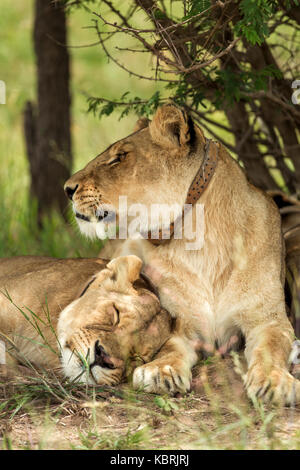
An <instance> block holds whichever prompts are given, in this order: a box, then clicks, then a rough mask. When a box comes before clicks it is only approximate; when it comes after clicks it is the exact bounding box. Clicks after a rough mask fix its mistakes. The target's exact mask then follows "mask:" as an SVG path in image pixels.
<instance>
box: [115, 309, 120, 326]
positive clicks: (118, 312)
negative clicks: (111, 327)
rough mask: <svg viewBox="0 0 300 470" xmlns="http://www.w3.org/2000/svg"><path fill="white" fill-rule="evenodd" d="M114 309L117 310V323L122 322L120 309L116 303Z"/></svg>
mask: <svg viewBox="0 0 300 470" xmlns="http://www.w3.org/2000/svg"><path fill="white" fill-rule="evenodd" d="M114 309H115V312H116V322H115V325H117V324H118V323H120V310H119V309H118V308H117V307H116V306H115V305H114Z"/></svg>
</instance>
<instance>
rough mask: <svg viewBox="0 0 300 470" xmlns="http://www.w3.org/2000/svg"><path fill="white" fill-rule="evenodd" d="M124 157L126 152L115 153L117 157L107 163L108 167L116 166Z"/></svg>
mask: <svg viewBox="0 0 300 470" xmlns="http://www.w3.org/2000/svg"><path fill="white" fill-rule="evenodd" d="M126 155H127V152H120V153H117V155H116V156H115V157H113V159H112V160H110V161H108V162H107V164H108V165H109V166H112V165H116V164H117V163H121V161H122V160H124V158H125V157H126Z"/></svg>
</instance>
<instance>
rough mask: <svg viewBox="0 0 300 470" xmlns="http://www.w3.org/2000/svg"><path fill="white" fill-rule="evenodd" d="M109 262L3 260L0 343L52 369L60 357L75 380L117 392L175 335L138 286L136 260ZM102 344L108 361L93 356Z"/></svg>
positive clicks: (0, 262) (151, 297) (150, 297)
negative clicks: (88, 369) (128, 376)
mask: <svg viewBox="0 0 300 470" xmlns="http://www.w3.org/2000/svg"><path fill="white" fill-rule="evenodd" d="M107 263H108V262H107V261H103V260H100V259H69V260H67V259H64V260H58V259H52V258H43V257H31V256H29V257H17V258H10V259H1V260H0V339H1V340H3V339H5V340H6V342H7V346H8V348H9V347H10V346H11V344H12V343H13V344H14V345H15V347H14V349H13V352H14V353H16V350H17V351H18V354H17V357H18V360H19V361H21V362H24V363H25V364H26V363H27V361H30V362H31V363H34V364H35V365H36V366H39V367H44V368H47V369H53V368H58V367H60V359H59V357H60V356H61V362H62V366H63V370H64V372H65V374H66V375H67V376H68V377H70V378H71V379H75V378H76V377H78V378H79V380H81V381H85V382H87V383H91V384H93V383H95V382H96V383H98V384H110V385H112V384H116V383H119V382H120V381H121V380H122V379H123V378H124V376H125V374H129V373H130V371H131V370H132V369H133V368H134V366H135V364H136V363H138V364H141V363H145V362H148V361H150V360H151V359H152V358H153V357H154V355H155V353H156V352H157V351H158V350H159V349H160V348H161V346H162V345H163V344H164V342H165V341H166V340H167V339H168V338H169V336H170V332H171V319H170V317H169V315H168V313H167V312H166V311H165V310H164V309H162V308H161V306H160V303H159V301H158V299H157V297H156V295H154V294H153V293H152V292H151V291H149V290H148V289H147V288H146V287H147V284H145V282H144V281H142V280H140V279H139V275H140V269H141V265H142V263H141V260H140V259H139V258H137V257H136V256H127V257H121V258H118V259H114V260H113V261H111V262H109V263H108V264H107ZM32 312H33V313H32ZM25 316H27V319H26V318H25ZM33 324H36V325H38V327H39V328H40V330H41V332H42V335H41V334H40V333H39V332H38V331H37V328H35V327H34V326H33ZM42 336H43V337H42ZM8 339H9V341H8ZM11 342H12V343H11ZM97 342H98V345H99V346H101V347H102V348H103V357H102V353H101V356H99V357H98V358H97V357H96V353H95V345H96V343H97ZM45 345H46V347H45ZM8 350H9V349H8ZM7 356H9V355H8V354H7ZM80 357H81V359H80ZM99 358H100V359H101V361H103V360H105V361H106V362H105V364H106V365H107V364H108V366H109V367H106V366H103V364H102V362H101V361H100V362H101V364H102V365H101V364H100V363H99V360H98V359H99ZM82 359H83V361H82ZM85 360H86V362H87V363H90V367H91V373H90V374H89V373H87V372H86V367H85V366H84V361H85ZM97 361H98V362H97ZM93 363H94V365H92V364H93ZM110 366H111V367H110Z"/></svg>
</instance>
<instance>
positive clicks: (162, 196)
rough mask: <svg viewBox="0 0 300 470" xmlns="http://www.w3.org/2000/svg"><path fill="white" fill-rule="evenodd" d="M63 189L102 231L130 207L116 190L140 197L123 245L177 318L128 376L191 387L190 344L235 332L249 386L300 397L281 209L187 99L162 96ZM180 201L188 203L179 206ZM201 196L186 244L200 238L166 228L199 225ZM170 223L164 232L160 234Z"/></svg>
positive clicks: (282, 398)
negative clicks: (164, 214) (135, 229)
mask: <svg viewBox="0 0 300 470" xmlns="http://www.w3.org/2000/svg"><path fill="white" fill-rule="evenodd" d="M65 191H66V194H67V195H68V197H69V198H70V199H71V200H72V203H73V208H74V212H75V214H76V218H77V221H78V223H79V226H80V229H81V231H82V232H83V233H85V234H86V235H88V236H99V234H102V233H103V232H104V231H105V229H106V228H107V226H109V225H110V224H112V222H111V220H114V219H113V217H112V215H115V220H116V223H117V224H119V225H120V227H121V225H124V217H127V219H126V221H127V223H128V224H129V222H131V220H132V213H133V212H132V213H129V211H127V213H125V214H124V212H122V211H121V210H120V207H121V201H120V198H119V197H120V196H122V197H123V199H124V198H125V199H126V204H127V206H128V208H132V207H133V205H134V204H135V205H137V204H139V205H140V207H143V208H144V209H145V208H146V211H145V210H144V213H146V215H147V216H146V217H144V219H142V221H141V224H140V234H141V235H142V237H143V238H142V237H140V239H139V240H137V239H130V238H129V239H127V240H126V241H125V242H124V243H123V247H122V250H123V251H121V253H123V254H130V253H131V254H137V255H138V256H139V257H140V258H141V259H142V260H143V263H144V268H143V269H144V271H145V272H146V273H147V275H148V276H149V277H151V279H152V282H153V283H155V285H156V286H157V289H158V291H159V296H160V300H161V303H162V305H163V306H164V307H165V308H167V309H168V311H169V312H170V314H171V315H172V316H173V317H174V318H177V319H180V322H178V328H177V330H176V334H174V335H173V336H172V337H171V338H170V339H169V341H167V342H166V343H165V344H164V346H163V348H162V349H161V351H160V357H159V358H155V360H154V361H152V362H150V363H148V364H145V365H142V366H141V367H138V368H137V369H135V371H134V377H133V380H134V385H135V386H136V387H140V386H141V385H142V386H144V387H147V390H149V391H153V392H159V393H160V392H170V391H171V392H174V391H176V388H177V383H178V382H179V380H177V382H174V381H173V377H176V378H178V377H180V381H181V383H186V384H187V386H186V389H188V387H189V386H188V383H189V379H190V371H191V368H192V366H193V365H194V364H195V362H196V361H197V354H198V352H205V353H209V354H211V353H214V351H216V349H218V350H219V351H220V352H222V353H223V352H226V351H228V350H229V349H230V348H232V347H238V346H239V345H240V344H241V340H243V341H245V356H246V359H247V362H248V371H247V373H246V374H245V376H244V382H245V385H246V388H247V392H248V394H249V396H250V397H253V396H256V397H258V398H261V399H263V400H267V401H268V400H274V401H276V402H283V403H287V404H290V403H294V402H296V403H299V402H300V382H299V381H297V380H295V378H294V377H292V375H291V374H290V373H289V371H288V367H287V365H288V358H289V354H290V351H291V345H292V342H293V339H294V332H293V329H292V327H291V324H290V323H289V321H288V318H287V315H286V309H285V299H284V290H283V284H284V278H285V266H284V250H283V239H282V233H281V223H280V215H279V212H278V209H277V207H276V206H275V204H274V203H273V201H272V200H271V198H270V197H268V196H267V195H266V194H264V193H263V192H262V191H260V190H259V189H257V188H255V187H254V186H253V185H251V184H250V183H249V182H248V181H247V178H246V176H245V174H244V172H243V170H242V169H241V168H240V166H239V165H238V164H237V162H236V161H234V160H233V159H232V158H231V156H230V155H229V153H228V152H227V150H226V149H225V148H224V147H223V146H222V145H221V144H219V143H217V142H211V141H209V140H208V139H206V138H205V136H204V134H203V132H202V130H201V129H200V128H199V127H198V126H196V125H195V124H194V123H193V121H192V119H191V118H190V117H189V116H188V115H187V113H186V112H185V110H183V109H180V108H178V107H176V106H174V105H164V106H162V107H161V108H159V109H158V110H157V112H156V113H155V115H154V117H153V120H152V122H151V123H150V124H149V125H146V126H145V123H143V124H142V126H141V127H140V129H138V130H137V131H136V132H134V133H133V134H131V135H129V136H127V137H125V138H124V139H121V140H120V141H118V142H116V143H114V144H113V145H111V146H110V147H109V148H108V149H107V150H105V151H104V152H103V153H101V154H100V155H98V156H97V157H96V158H95V159H94V160H92V161H91V162H89V163H88V164H87V166H86V167H85V168H84V169H82V170H81V171H79V172H77V173H76V174H75V175H73V176H72V177H71V178H70V179H69V180H68V181H67V182H66V185H65ZM123 199H122V201H123ZM186 203H188V204H189V205H190V206H192V209H190V210H189V212H188V213H187V214H185V213H184V205H185V204H186ZM154 204H156V206H155V207H156V209H157V207H158V206H157V205H162V204H164V205H165V206H166V205H167V206H168V207H170V206H175V209H174V211H173V212H174V213H173V218H172V219H171V221H170V222H171V223H168V225H167V226H166V225H164V223H165V222H164V220H163V219H162V218H161V219H159V218H158V219H156V220H154V219H153V218H152V212H153V210H154ZM141 205H142V206H141ZM201 205H203V206H202V207H204V243H203V245H201V243H200V245H197V247H196V249H195V248H193V249H191V248H190V245H189V243H190V242H193V241H197V240H192V239H190V237H188V236H187V233H186V231H185V229H184V230H183V232H182V236H181V237H180V236H179V237H177V238H176V237H175V235H173V234H172V232H174V230H173V229H174V226H175V223H176V221H177V220H178V219H179V217H180V216H181V215H182V214H184V216H185V217H186V219H185V220H187V221H188V220H192V224H194V226H195V225H197V224H196V222H195V221H196V220H197V213H198V212H199V209H201V207H200V206H201ZM190 206H189V207H190ZM122 207H123V206H122ZM136 207H137V206H135V208H136ZM113 212H114V213H115V214H113ZM154 212H155V211H154ZM107 214H109V215H110V217H107ZM150 215H151V217H150ZM121 219H122V221H123V222H122V224H121ZM168 229H169V230H170V234H171V237H169V239H165V240H163V236H161V234H163V233H164V232H166V231H167V230H168ZM154 230H157V232H158V235H159V237H157V236H156V238H155V237H154V236H153V231H154ZM149 234H150V236H149ZM195 238H196V237H195ZM187 245H189V248H187ZM194 245H195V244H194Z"/></svg>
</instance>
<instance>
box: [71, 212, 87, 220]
mask: <svg viewBox="0 0 300 470" xmlns="http://www.w3.org/2000/svg"><path fill="white" fill-rule="evenodd" d="M75 217H76V218H77V219H81V220H85V221H86V222H90V218H89V217H87V216H86V215H83V214H80V213H79V212H75Z"/></svg>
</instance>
